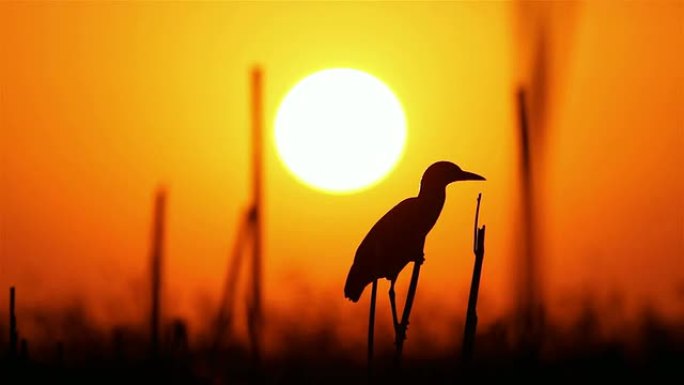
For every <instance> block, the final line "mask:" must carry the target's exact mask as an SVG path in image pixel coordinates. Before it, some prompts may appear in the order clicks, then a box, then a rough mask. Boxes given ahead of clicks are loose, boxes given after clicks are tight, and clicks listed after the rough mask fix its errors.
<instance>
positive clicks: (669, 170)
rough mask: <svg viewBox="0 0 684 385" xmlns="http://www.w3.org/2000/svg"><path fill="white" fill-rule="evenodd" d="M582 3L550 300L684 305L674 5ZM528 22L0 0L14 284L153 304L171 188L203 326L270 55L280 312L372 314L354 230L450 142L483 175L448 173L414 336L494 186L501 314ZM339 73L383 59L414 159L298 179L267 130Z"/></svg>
mask: <svg viewBox="0 0 684 385" xmlns="http://www.w3.org/2000/svg"><path fill="white" fill-rule="evenodd" d="M574 11H575V12H574V13H573V14H572V15H569V14H568V15H565V14H563V13H561V14H555V15H554V19H553V21H554V23H552V25H553V26H554V27H552V29H553V33H554V39H553V40H552V41H551V43H552V44H553V43H555V44H556V45H555V46H553V49H552V50H551V55H552V59H555V61H554V62H553V63H552V67H551V68H552V70H553V71H554V72H553V75H554V76H555V77H554V79H556V83H554V84H555V87H554V88H553V94H552V95H551V99H550V100H551V101H552V102H553V105H552V106H551V115H550V117H549V132H548V136H547V137H546V145H547V147H546V148H545V154H546V155H545V164H544V169H545V175H544V178H543V180H544V183H543V185H542V187H541V191H542V204H543V207H544V209H545V211H544V212H543V214H542V217H541V218H540V222H541V224H542V227H543V229H542V231H541V234H540V236H541V242H542V244H541V246H540V247H541V250H542V255H543V256H544V261H543V266H544V274H545V282H546V284H547V285H546V294H547V298H548V299H549V304H550V306H551V308H552V313H554V314H556V313H557V314H559V316H563V315H567V314H568V313H569V312H571V311H572V309H575V308H573V306H577V301H578V300H579V298H580V297H581V296H587V295H589V294H591V296H592V297H593V298H594V299H595V300H596V301H597V302H599V303H605V302H607V301H611V298H616V295H618V296H620V298H622V301H623V302H624V303H625V305H626V306H628V307H641V306H643V305H644V304H646V303H653V304H654V306H655V307H656V308H657V309H659V310H660V311H661V312H663V313H666V314H677V315H679V316H682V315H683V314H684V310H682V309H684V298H683V297H684V293H683V292H684V263H683V257H682V256H683V255H684V199H682V197H683V196H684V178H683V175H682V173H683V171H682V170H683V169H684V155H682V149H684V138H683V136H684V96H683V95H684V91H683V90H684V70H682V68H684V54H683V53H682V52H684V32H683V30H682V27H681V20H682V18H683V17H684V9H683V6H682V4H681V3H676V2H672V3H667V2H663V3H657V4H650V3H645V2H644V3H629V4H621V3H607V4H594V3H588V4H580V5H578V6H577V7H576V9H575V10H574ZM571 16H572V20H571V21H572V23H570V22H569V21H568V20H569V18H570V17H571ZM524 19H525V18H524V17H523V18H522V20H524ZM520 21H521V18H520V10H519V9H517V8H516V7H514V4H509V3H486V4H471V3H456V4H442V3H439V4H437V3H427V4H423V3H421V4H381V3H344V4H339V3H336V4H312V3H305V4H304V3H297V4H270V3H258V4H251V3H225V4H210V3H201V4H191V3H173V4H159V3H143V4H137V3H136V4H133V3H106V4H96V3H44V4H41V3H38V4H35V3H31V4H21V3H2V4H0V287H1V288H6V287H8V286H9V285H12V284H15V285H17V287H18V292H19V295H20V304H21V306H25V307H26V308H30V307H31V306H33V307H35V306H37V305H39V304H49V305H50V306H53V307H56V308H59V307H62V306H65V305H67V304H73V303H76V302H78V301H79V300H78V299H79V298H80V300H81V301H84V303H87V304H88V305H89V310H90V311H91V312H92V314H93V317H94V318H95V319H97V320H99V321H100V322H103V323H105V324H112V323H118V322H132V321H135V320H139V319H142V318H141V317H143V314H144V311H145V303H146V299H145V295H146V294H147V283H146V269H147V264H148V262H147V257H148V248H149V245H148V239H149V231H150V222H151V218H150V216H151V208H152V207H151V204H152V196H153V191H154V189H155V187H156V185H157V184H158V183H165V184H167V185H168V186H169V189H170V196H169V223H168V243H167V251H168V252H167V263H166V277H167V282H166V283H167V284H166V294H167V296H166V312H167V315H169V316H183V317H188V318H190V319H193V320H195V322H196V323H197V327H198V328H199V327H202V326H203V325H200V323H202V322H205V321H206V317H207V316H209V315H210V314H211V313H210V312H213V311H215V308H216V301H217V299H218V297H217V296H218V293H219V292H220V289H221V286H222V279H223V277H224V274H225V270H226V264H227V257H228V253H229V250H230V248H231V245H232V242H233V238H234V231H235V225H236V223H237V222H238V220H239V218H240V215H241V212H242V210H243V208H244V207H245V206H246V204H247V201H248V195H247V194H248V191H249V190H248V188H247V187H248V184H247V181H248V175H249V174H248V159H249V154H248V149H249V141H248V140H249V136H248V124H249V122H248V116H249V115H248V112H249V111H248V104H247V101H248V78H247V75H248V71H249V68H250V67H251V65H252V64H254V63H260V64H261V65H262V66H263V68H264V69H265V74H266V78H265V86H266V89H265V101H264V102H265V114H266V122H267V129H268V133H267V138H268V139H269V141H268V142H267V147H266V148H267V151H266V160H265V175H266V191H265V200H266V210H267V211H266V224H265V236H266V244H265V251H266V269H265V279H266V287H265V293H266V301H267V307H268V308H269V309H272V311H273V312H279V313H285V314H292V313H293V310H292V309H293V306H294V305H293V304H295V303H302V301H304V300H306V301H311V302H309V303H315V304H325V305H322V306H321V307H320V308H318V307H312V308H309V309H307V310H306V312H304V313H302V314H303V316H304V317H308V318H315V317H320V316H321V315H322V314H325V313H329V314H328V315H326V317H331V319H332V320H334V321H335V322H339V320H340V319H345V320H347V319H353V318H354V317H355V318H356V319H358V320H359V322H358V325H357V326H358V327H357V326H354V325H356V324H353V325H352V326H344V327H341V328H342V329H344V330H347V329H348V328H351V330H354V331H355V333H356V331H357V330H362V328H363V324H364V322H365V317H366V313H367V308H366V305H365V302H364V300H362V301H361V303H360V304H358V305H355V304H351V303H349V302H347V301H346V300H344V298H343V295H342V287H343V283H344V279H345V276H346V273H347V269H348V267H349V266H350V264H351V261H352V259H353V255H354V251H355V250H356V246H357V245H358V243H359V242H360V240H361V239H362V237H363V235H364V234H365V233H366V231H367V230H368V229H369V228H370V226H371V225H372V224H373V223H374V221H375V220H376V219H377V218H379V217H380V216H381V215H382V214H383V213H384V212H385V211H386V210H388V209H389V208H390V207H391V206H393V205H394V204H395V203H396V202H398V201H399V200H401V199H403V198H405V197H408V196H412V195H415V194H416V193H417V188H418V182H419V179H420V175H421V174H422V171H423V170H424V169H425V168H426V167H427V166H428V165H429V164H430V163H432V162H433V161H435V160H441V159H448V160H451V161H454V162H456V163H458V164H459V165H461V166H462V167H463V168H465V169H469V170H473V171H475V172H478V173H480V174H482V175H484V176H486V177H487V179H488V180H487V182H486V183H484V184H476V183H467V184H466V183H463V184H456V185H452V186H450V187H449V189H448V192H447V204H446V206H445V209H444V212H443V213H442V217H441V218H440V220H439V222H438V223H437V225H436V227H435V229H434V230H433V231H432V233H431V234H430V236H429V238H428V242H427V246H426V259H427V262H426V264H425V265H424V269H423V270H422V274H421V281H420V287H419V294H418V297H417V299H416V305H415V310H414V314H416V316H415V317H416V318H415V320H414V322H412V325H413V326H412V331H413V330H422V332H419V331H416V333H425V334H424V335H425V336H430V335H431V334H430V333H431V330H437V331H438V330H443V329H440V327H442V326H444V327H448V326H449V325H450V323H451V322H453V320H454V318H458V319H459V320H460V319H461V317H462V315H463V314H464V312H465V303H466V293H467V288H468V285H469V281H470V274H471V269H472V258H473V257H472V252H471V243H472V240H471V236H472V233H471V231H472V219H473V218H472V217H473V211H474V207H475V198H476V196H477V193H478V192H480V191H482V192H483V195H484V198H483V208H482V216H481V221H482V223H485V224H486V225H487V254H486V257H485V265H484V266H485V267H484V279H483V283H482V284H483V287H482V290H481V302H480V305H481V306H480V322H481V323H483V324H485V325H486V324H487V323H488V322H491V321H492V320H493V319H494V317H496V316H498V315H501V314H503V312H505V311H506V310H507V309H508V308H509V305H510V304H511V300H512V298H513V296H512V292H511V290H512V287H513V286H512V272H513V271H514V263H515V259H514V258H513V257H514V255H515V243H516V242H515V236H516V234H517V233H516V231H517V230H516V229H517V227H518V226H519V225H518V224H517V223H516V218H517V216H516V215H517V202H518V194H517V191H518V190H517V189H518V185H517V178H518V176H517V170H518V163H517V142H516V139H517V136H516V134H517V131H516V115H515V111H516V110H515V104H514V101H515V99H514V90H515V86H516V85H517V84H518V82H519V81H521V79H522V80H523V81H524V79H526V78H527V76H526V73H525V71H526V69H525V68H526V61H525V60H526V59H525V54H524V52H525V49H524V48H525V47H527V46H528V44H527V43H526V42H527V41H528V40H525V37H524V36H525V33H524V32H523V33H521V29H520ZM569 23H570V24H572V25H571V28H570V27H568V24H569ZM522 30H524V28H523V29H522ZM569 34H572V35H569ZM516 39H517V40H516ZM328 67H353V68H357V69H361V70H365V71H368V72H370V73H372V74H373V75H375V76H377V77H379V78H380V79H382V80H383V81H384V82H385V83H387V84H388V85H389V86H390V87H391V88H392V89H393V90H394V91H395V93H396V94H397V96H398V97H399V99H400V100H401V102H402V104H403V106H404V108H405V112H406V116H407V121H408V142H407V145H406V150H405V155H404V157H403V158H402V159H401V161H400V162H399V164H398V165H397V167H396V168H395V170H394V171H393V172H392V174H390V175H389V176H388V177H387V178H386V179H385V180H384V181H383V182H382V183H380V184H379V185H377V186H375V187H373V188H372V189H370V190H366V191H363V192H361V193H358V194H353V195H346V196H338V195H326V194H322V193H320V192H318V191H315V190H312V189H310V188H308V187H306V186H303V185H301V184H299V182H297V181H296V180H294V179H293V178H291V177H290V175H289V174H288V172H287V171H286V170H285V168H284V167H283V165H281V164H280V163H279V161H278V159H277V156H276V155H275V149H274V147H273V144H272V141H271V138H272V129H273V127H272V122H273V117H274V114H275V111H276V108H277V106H278V102H279V101H280V100H281V99H282V98H283V97H284V95H285V93H286V92H287V90H288V89H289V88H290V87H292V86H293V85H294V84H295V83H296V82H297V81H298V80H299V79H301V78H302V77H304V76H306V75H308V74H310V73H312V72H314V71H316V70H319V69H323V68H328ZM404 279H406V277H404ZM383 285H384V283H383ZM3 290H4V289H3ZM385 290H386V289H385V288H384V286H381V293H384V292H385ZM402 290H403V286H402ZM402 292H403V291H402ZM380 298H381V302H380V303H381V305H380V308H381V311H382V312H381V313H380V316H379V317H380V318H383V317H384V318H387V317H385V315H384V314H385V313H383V312H384V311H385V310H383V308H384V307H385V303H384V301H385V298H384V296H381V297H380ZM6 301H7V300H6V297H5V296H4V295H3V296H2V297H0V305H1V309H2V310H0V311H3V312H4V311H5V308H6ZM328 308H329V309H332V310H329V311H328V310H327V309H328ZM438 310H439V311H438ZM330 314H332V315H330ZM435 314H436V315H435ZM428 315H430V317H432V318H433V320H431V322H427V321H424V322H423V323H421V321H420V320H421V319H423V320H425V319H426V318H427V317H428ZM267 316H268V314H267ZM435 320H436V321H435ZM385 321H387V320H380V321H379V322H385ZM387 325H389V323H387ZM435 325H436V326H435ZM440 325H441V326H440ZM435 333H436V332H435ZM363 338H364V334H363V333H362V332H361V333H356V334H354V339H358V342H359V343H361V342H362V341H363Z"/></svg>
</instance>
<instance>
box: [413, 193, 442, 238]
mask: <svg viewBox="0 0 684 385" xmlns="http://www.w3.org/2000/svg"><path fill="white" fill-rule="evenodd" d="M418 199H419V200H420V202H421V204H422V205H423V210H424V212H425V213H426V214H427V216H426V217H425V218H426V221H427V223H425V225H426V226H427V230H428V231H429V230H430V229H431V228H432V226H434V224H435V222H437V218H439V214H440V213H441V212H442V207H444V201H445V199H446V191H445V188H444V187H441V188H421V189H420V193H419V194H418Z"/></svg>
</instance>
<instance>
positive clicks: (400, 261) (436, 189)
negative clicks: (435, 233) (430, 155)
mask: <svg viewBox="0 0 684 385" xmlns="http://www.w3.org/2000/svg"><path fill="white" fill-rule="evenodd" d="M469 179H471V180H482V179H484V178H482V177H480V176H479V175H476V174H472V173H468V172H465V171H462V170H461V169H460V168H459V167H458V166H456V165H454V164H453V163H449V162H437V163H435V164H433V165H432V166H430V167H429V168H428V169H427V170H426V171H425V174H424V175H423V178H422V181H421V187H420V193H419V194H418V196H417V197H412V198H408V199H405V200H403V201H402V202H400V203H399V204H397V205H396V206H394V208H392V209H391V210H390V211H389V212H387V214H385V215H384V216H383V217H382V218H380V220H378V222H377V223H376V224H375V225H374V226H373V227H372V228H371V230H370V231H369V232H368V234H367V235H366V237H365V238H364V239H363V241H362V242H361V244H360V245H359V247H358V249H357V250H356V255H355V257H354V263H353V265H352V267H351V269H350V271H349V275H348V276H347V281H346V284H345V287H344V295H345V297H347V298H349V299H350V300H352V301H353V302H357V301H358V300H359V298H360V297H361V293H363V289H364V288H365V287H366V286H367V285H368V284H369V283H371V282H373V281H374V280H376V279H379V278H386V279H388V280H390V281H391V283H392V285H394V282H395V281H396V279H397V276H398V275H399V272H401V270H402V269H403V268H404V267H405V266H406V265H407V264H408V263H409V262H412V261H415V262H422V260H423V248H424V245H425V238H426V236H427V234H428V233H429V232H430V230H432V228H433V226H434V225H435V223H436V222H437V218H439V214H440V213H441V211H442V208H443V207H444V201H445V198H446V186H447V185H448V184H449V183H451V182H453V181H456V180H469Z"/></svg>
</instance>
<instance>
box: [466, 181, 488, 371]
mask: <svg viewBox="0 0 684 385" xmlns="http://www.w3.org/2000/svg"><path fill="white" fill-rule="evenodd" d="M481 199H482V193H480V194H478V195H477V208H476V209H475V228H474V239H473V252H474V253H475V267H474V268H473V278H472V281H471V283H470V295H469V296H468V310H467V312H466V324H465V330H464V332H463V352H462V353H463V360H464V362H465V363H470V362H471V361H472V359H473V350H474V349H475V332H476V330H477V296H478V293H479V291H480V276H481V275H482V262H483V261H484V241H485V226H484V225H483V226H482V227H478V219H479V216H480V200H481Z"/></svg>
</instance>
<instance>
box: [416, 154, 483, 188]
mask: <svg viewBox="0 0 684 385" xmlns="http://www.w3.org/2000/svg"><path fill="white" fill-rule="evenodd" d="M460 180H486V179H485V178H484V177H482V176H480V175H477V174H475V173H472V172H468V171H463V170H461V168H460V167H458V166H457V165H455V164H453V163H451V162H447V161H440V162H436V163H433V164H431V165H430V167H428V168H427V170H425V172H424V173H423V178H422V179H421V181H420V189H421V191H423V190H426V189H427V190H433V189H439V190H443V189H444V188H445V187H446V186H447V185H448V184H449V183H452V182H457V181H460Z"/></svg>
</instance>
